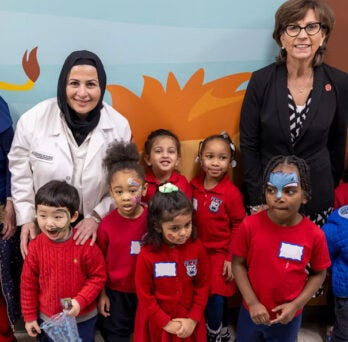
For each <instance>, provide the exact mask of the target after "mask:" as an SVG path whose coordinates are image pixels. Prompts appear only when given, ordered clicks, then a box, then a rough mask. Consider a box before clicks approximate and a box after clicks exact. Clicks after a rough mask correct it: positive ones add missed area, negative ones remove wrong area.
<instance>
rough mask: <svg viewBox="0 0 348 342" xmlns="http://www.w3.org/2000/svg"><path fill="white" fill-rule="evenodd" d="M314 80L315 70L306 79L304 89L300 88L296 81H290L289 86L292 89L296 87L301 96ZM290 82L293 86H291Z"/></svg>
mask: <svg viewBox="0 0 348 342" xmlns="http://www.w3.org/2000/svg"><path fill="white" fill-rule="evenodd" d="M312 78H313V70H312V71H311V72H310V73H309V74H308V76H307V77H306V79H305V81H304V86H303V87H298V86H297V85H296V84H295V83H294V81H293V80H292V81H288V85H289V86H291V87H294V88H295V89H296V90H297V91H298V92H299V93H300V94H303V93H304V92H305V90H307V88H308V85H309V83H310V81H311V79H312ZM290 82H291V83H292V84H290Z"/></svg>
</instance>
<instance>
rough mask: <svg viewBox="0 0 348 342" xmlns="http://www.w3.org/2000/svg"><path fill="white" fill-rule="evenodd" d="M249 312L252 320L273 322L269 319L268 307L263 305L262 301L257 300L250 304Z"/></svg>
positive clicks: (255, 321) (263, 322) (262, 322)
mask: <svg viewBox="0 0 348 342" xmlns="http://www.w3.org/2000/svg"><path fill="white" fill-rule="evenodd" d="M249 314H250V318H251V320H252V321H253V322H254V323H255V324H266V325H270V324H271V321H270V320H269V318H270V317H269V313H268V311H267V309H266V307H265V306H264V305H262V304H261V303H260V302H257V303H255V304H252V305H250V306H249Z"/></svg>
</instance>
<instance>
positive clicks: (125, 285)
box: [97, 142, 147, 342]
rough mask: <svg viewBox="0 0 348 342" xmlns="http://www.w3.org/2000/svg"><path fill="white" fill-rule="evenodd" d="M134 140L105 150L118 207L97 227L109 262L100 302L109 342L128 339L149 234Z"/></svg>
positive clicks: (103, 329) (102, 326)
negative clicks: (142, 245) (144, 239)
mask: <svg viewBox="0 0 348 342" xmlns="http://www.w3.org/2000/svg"><path fill="white" fill-rule="evenodd" d="M139 160H140V156H139V153H138V150H137V147H136V145H135V144H134V143H126V142H115V143H113V144H112V145H111V146H110V147H109V148H108V150H107V151H106V156H105V158H104V161H103V163H104V166H105V168H106V170H107V174H108V176H107V182H108V184H109V193H110V195H111V197H112V198H113V199H114V201H115V204H116V207H117V208H116V209H114V210H113V211H112V212H111V213H110V214H109V215H107V216H106V217H105V218H104V219H103V220H102V221H101V223H100V226H99V228H98V236H97V243H98V245H99V246H100V248H101V250H102V252H103V254H104V256H105V259H106V265H107V273H108V279H107V282H106V285H105V288H104V289H103V291H102V293H101V295H100V298H99V303H98V309H99V313H100V315H99V324H100V331H101V333H102V335H103V337H104V340H105V341H106V342H108V341H110V342H114V341H118V342H122V341H129V339H130V336H131V334H132V333H133V329H134V317H135V310H136V306H137V297H136V294H135V283H134V273H135V263H136V259H137V256H138V253H139V251H140V240H141V238H142V237H143V235H144V234H145V233H146V217H147V208H146V207H145V206H144V205H143V203H142V202H141V198H142V196H144V195H145V193H146V183H145V172H144V169H143V167H142V166H141V165H140V164H139Z"/></svg>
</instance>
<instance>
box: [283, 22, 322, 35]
mask: <svg viewBox="0 0 348 342" xmlns="http://www.w3.org/2000/svg"><path fill="white" fill-rule="evenodd" d="M321 28H322V25H321V23H310V24H307V25H306V26H300V25H295V24H290V25H286V26H285V32H286V34H287V35H288V36H290V37H297V36H298V35H299V34H300V32H301V30H305V31H306V33H307V34H308V35H309V36H314V35H316V34H317V33H318V32H319V31H320V30H321Z"/></svg>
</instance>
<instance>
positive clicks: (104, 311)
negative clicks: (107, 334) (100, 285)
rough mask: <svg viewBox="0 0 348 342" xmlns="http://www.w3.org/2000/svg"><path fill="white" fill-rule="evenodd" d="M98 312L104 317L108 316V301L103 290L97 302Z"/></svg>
mask: <svg viewBox="0 0 348 342" xmlns="http://www.w3.org/2000/svg"><path fill="white" fill-rule="evenodd" d="M98 311H99V313H100V314H101V315H103V316H104V317H108V316H110V299H109V297H108V296H107V295H106V293H105V290H104V289H103V291H102V292H101V294H100V297H99V300H98Z"/></svg>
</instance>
